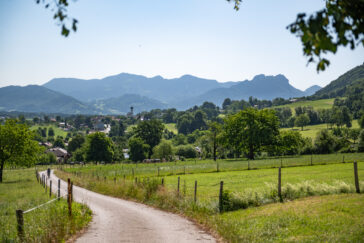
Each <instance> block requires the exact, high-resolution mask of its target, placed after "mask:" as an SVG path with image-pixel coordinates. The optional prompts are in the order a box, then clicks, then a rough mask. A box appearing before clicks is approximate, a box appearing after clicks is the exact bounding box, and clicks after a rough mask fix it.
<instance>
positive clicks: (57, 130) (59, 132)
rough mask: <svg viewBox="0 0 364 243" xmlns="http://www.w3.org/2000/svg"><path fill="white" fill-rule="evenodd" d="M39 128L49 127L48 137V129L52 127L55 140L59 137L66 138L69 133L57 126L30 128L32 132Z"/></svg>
mask: <svg viewBox="0 0 364 243" xmlns="http://www.w3.org/2000/svg"><path fill="white" fill-rule="evenodd" d="M38 127H41V128H44V127H47V136H48V129H49V128H50V127H52V128H53V130H54V137H55V138H56V137H57V136H62V137H63V138H65V137H66V136H67V132H66V131H64V130H63V129H61V128H59V127H57V126H55V125H47V126H38V125H36V126H31V127H30V130H32V131H36V130H37V129H38Z"/></svg>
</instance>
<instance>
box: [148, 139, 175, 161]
mask: <svg viewBox="0 0 364 243" xmlns="http://www.w3.org/2000/svg"><path fill="white" fill-rule="evenodd" d="M153 157H154V158H158V159H165V160H167V161H172V159H173V148H172V143H171V142H170V141H167V140H162V141H161V142H160V143H159V144H158V145H157V146H155V147H154V148H153Z"/></svg>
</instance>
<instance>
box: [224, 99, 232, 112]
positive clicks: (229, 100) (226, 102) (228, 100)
mask: <svg viewBox="0 0 364 243" xmlns="http://www.w3.org/2000/svg"><path fill="white" fill-rule="evenodd" d="M229 105H231V99H230V98H226V99H225V100H224V102H222V108H223V109H224V110H225V109H226V108H227V107H228V106H229Z"/></svg>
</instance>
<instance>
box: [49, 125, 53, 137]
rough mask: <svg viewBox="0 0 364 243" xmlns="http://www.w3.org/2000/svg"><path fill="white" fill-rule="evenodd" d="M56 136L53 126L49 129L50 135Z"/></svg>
mask: <svg viewBox="0 0 364 243" xmlns="http://www.w3.org/2000/svg"><path fill="white" fill-rule="evenodd" d="M53 136H54V130H53V127H50V128H49V129H48V137H53Z"/></svg>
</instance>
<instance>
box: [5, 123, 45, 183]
mask: <svg viewBox="0 0 364 243" xmlns="http://www.w3.org/2000/svg"><path fill="white" fill-rule="evenodd" d="M33 136H34V134H33V132H32V131H30V130H29V128H28V127H27V126H26V125H24V124H18V123H17V122H16V121H15V120H12V119H8V120H6V121H5V124H4V125H1V124H0V183H1V182H2V181H3V169H4V165H5V164H12V165H23V166H31V165H33V164H35V162H36V159H37V154H38V153H39V152H40V151H41V148H40V146H39V145H38V143H37V142H36V141H34V140H33Z"/></svg>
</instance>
